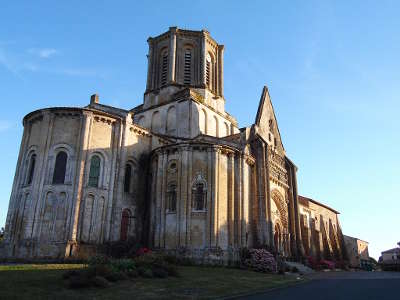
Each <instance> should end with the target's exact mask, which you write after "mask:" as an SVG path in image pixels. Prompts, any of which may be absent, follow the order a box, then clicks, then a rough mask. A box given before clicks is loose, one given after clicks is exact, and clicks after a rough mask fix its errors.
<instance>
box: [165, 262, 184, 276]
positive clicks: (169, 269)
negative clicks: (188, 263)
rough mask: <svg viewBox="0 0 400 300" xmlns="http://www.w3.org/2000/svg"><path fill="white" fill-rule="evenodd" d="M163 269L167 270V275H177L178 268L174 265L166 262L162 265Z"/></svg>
mask: <svg viewBox="0 0 400 300" xmlns="http://www.w3.org/2000/svg"><path fill="white" fill-rule="evenodd" d="M164 270H165V271H167V273H168V276H174V277H179V276H180V275H179V272H178V268H177V267H176V266H175V265H171V264H167V265H165V266H164Z"/></svg>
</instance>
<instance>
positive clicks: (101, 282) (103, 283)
mask: <svg viewBox="0 0 400 300" xmlns="http://www.w3.org/2000/svg"><path fill="white" fill-rule="evenodd" d="M92 284H93V285H94V286H95V287H99V288H106V287H109V286H110V282H109V281H108V280H107V279H105V278H104V277H101V276H96V277H94V278H93V279H92Z"/></svg>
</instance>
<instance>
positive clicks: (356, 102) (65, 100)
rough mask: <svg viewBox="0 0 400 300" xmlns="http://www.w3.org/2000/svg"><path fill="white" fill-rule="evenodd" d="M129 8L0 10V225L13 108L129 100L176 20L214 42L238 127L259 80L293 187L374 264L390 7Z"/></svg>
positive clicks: (254, 4) (390, 167) (395, 27)
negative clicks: (291, 166)
mask: <svg viewBox="0 0 400 300" xmlns="http://www.w3.org/2000/svg"><path fill="white" fill-rule="evenodd" d="M141 2H143V3H141ZM141 2H139V1H137V2H134V1H63V2H61V1H18V3H16V1H13V2H11V1H8V2H7V3H6V2H4V3H3V4H1V5H0V103H1V105H2V106H1V110H0V147H1V149H2V155H1V156H0V164H1V165H2V172H1V173H0V224H4V223H5V218H6V213H7V208H8V201H9V196H10V192H11V186H12V182H13V177H14V172H15V165H16V162H17V156H18V150H19V145H20V140H21V135H22V124H21V120H22V118H23V116H24V115H26V114H27V113H29V112H30V111H32V110H34V109H38V108H44V107H49V106H83V105H86V104H87V103H88V102H89V97H90V95H91V94H93V93H95V92H97V93H99V94H100V101H101V102H102V103H105V104H109V105H115V106H118V107H122V108H126V109H129V108H132V107H134V106H136V105H138V104H140V103H141V102H142V99H143V92H144V89H145V81H146V54H147V43H146V40H147V38H148V37H149V36H155V35H158V34H160V33H162V32H164V31H166V30H167V29H168V27H170V26H178V27H180V28H187V29H194V30H200V29H202V28H206V29H208V30H209V31H210V32H211V35H212V36H213V37H214V38H215V39H216V40H217V41H218V42H219V43H221V44H224V45H225V97H226V99H227V102H226V108H227V111H228V112H229V113H231V114H233V115H234V116H235V117H237V119H238V121H239V124H240V126H248V125H251V124H252V123H253V122H254V119H255V114H256V111H257V106H258V101H259V98H260V95H261V91H262V87H263V85H268V87H269V91H270V94H271V98H272V101H273V104H274V107H275V110H276V115H277V118H278V122H279V127H280V132H281V135H282V139H283V143H284V146H285V148H286V151H287V154H288V156H289V157H290V158H291V159H292V160H293V161H294V162H295V163H296V164H297V166H298V167H299V171H298V184H299V191H300V193H301V194H302V195H305V196H309V197H311V198H314V199H316V200H318V201H321V202H324V203H326V204H327V205H329V206H331V207H333V208H335V209H337V210H338V211H340V212H341V215H340V219H341V223H342V227H343V231H344V233H345V234H348V235H352V236H356V237H359V238H361V239H364V240H367V241H369V242H370V253H371V255H372V256H374V257H376V258H377V257H378V256H379V253H380V251H382V250H385V249H388V248H392V247H394V246H395V245H396V243H397V242H398V241H400V237H399V236H398V232H399V230H398V229H399V225H400V224H399V223H400V218H399V211H400V205H399V202H400V197H399V192H398V188H399V187H400V184H399V183H400V182H399V181H400V179H399V178H400V177H399V172H400V168H399V167H400V156H399V147H400V140H399V132H400V118H399V110H400V101H399V100H400V99H399V98H400V91H399V87H400V72H399V70H400V59H399V53H400V32H399V30H400V29H399V28H400V18H399V16H398V12H399V11H400V4H399V2H398V1H251V3H247V2H245V1H201V2H200V1H198V2H192V1H182V2H175V1H159V2H157V1H151V2H150V1H148V4H147V3H144V2H145V1H141ZM278 2H279V3H278ZM396 232H397V235H396Z"/></svg>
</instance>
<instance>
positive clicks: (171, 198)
mask: <svg viewBox="0 0 400 300" xmlns="http://www.w3.org/2000/svg"><path fill="white" fill-rule="evenodd" d="M176 198H177V193H176V184H175V183H170V184H169V185H168V189H167V210H168V212H176Z"/></svg>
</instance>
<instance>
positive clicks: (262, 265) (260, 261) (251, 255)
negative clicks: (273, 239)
mask: <svg viewBox="0 0 400 300" xmlns="http://www.w3.org/2000/svg"><path fill="white" fill-rule="evenodd" d="M247 254H248V258H245V260H244V265H245V266H247V267H248V268H251V269H253V270H255V271H257V272H276V271H277V264H276V260H275V258H274V256H273V255H272V254H271V253H270V252H268V251H267V250H265V249H250V250H248V252H247Z"/></svg>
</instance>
